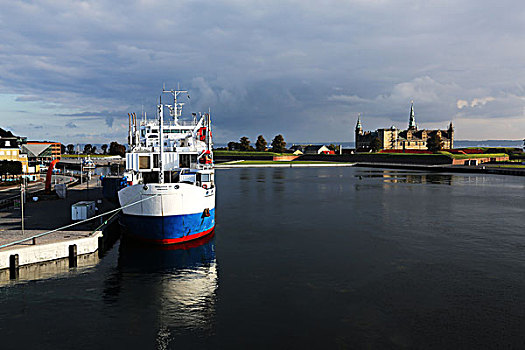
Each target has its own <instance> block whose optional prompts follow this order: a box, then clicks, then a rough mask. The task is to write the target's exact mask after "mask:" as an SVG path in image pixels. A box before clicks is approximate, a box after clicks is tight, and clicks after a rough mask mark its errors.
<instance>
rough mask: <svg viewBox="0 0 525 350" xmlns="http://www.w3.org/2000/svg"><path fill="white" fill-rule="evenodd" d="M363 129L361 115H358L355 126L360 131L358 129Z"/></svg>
mask: <svg viewBox="0 0 525 350" xmlns="http://www.w3.org/2000/svg"><path fill="white" fill-rule="evenodd" d="M362 128H363V127H362V126H361V113H358V114H357V124H356V126H355V129H356V130H358V129H362Z"/></svg>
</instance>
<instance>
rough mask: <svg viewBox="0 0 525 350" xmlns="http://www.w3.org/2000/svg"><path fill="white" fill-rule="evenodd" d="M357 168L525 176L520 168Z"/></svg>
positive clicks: (379, 165)
mask: <svg viewBox="0 0 525 350" xmlns="http://www.w3.org/2000/svg"><path fill="white" fill-rule="evenodd" d="M355 166H357V167H366V168H385V169H405V170H419V171H433V172H448V173H476V174H493V175H514V176H525V169H519V168H497V167H491V166H490V165H477V166H462V165H423V164H397V163H364V162H359V163H356V164H355Z"/></svg>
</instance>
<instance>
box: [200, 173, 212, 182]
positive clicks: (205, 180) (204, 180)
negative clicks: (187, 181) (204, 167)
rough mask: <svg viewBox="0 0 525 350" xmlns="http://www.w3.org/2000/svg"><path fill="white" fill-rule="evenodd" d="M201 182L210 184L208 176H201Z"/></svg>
mask: <svg viewBox="0 0 525 350" xmlns="http://www.w3.org/2000/svg"><path fill="white" fill-rule="evenodd" d="M201 181H202V182H210V174H201Z"/></svg>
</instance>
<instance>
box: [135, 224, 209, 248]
mask: <svg viewBox="0 0 525 350" xmlns="http://www.w3.org/2000/svg"><path fill="white" fill-rule="evenodd" d="M214 230H215V226H213V227H212V228H210V229H209V230H206V231H202V232H199V233H195V234H193V235H188V236H184V237H181V238H170V239H148V238H144V237H139V236H136V235H130V236H132V237H133V238H136V239H139V240H141V241H143V242H147V243H151V244H161V245H167V244H182V243H186V242H188V241H193V240H196V239H199V238H202V237H204V236H206V235H209V234H210V233H213V231H214Z"/></svg>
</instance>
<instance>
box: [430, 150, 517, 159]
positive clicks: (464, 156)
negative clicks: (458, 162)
mask: <svg viewBox="0 0 525 350" xmlns="http://www.w3.org/2000/svg"><path fill="white" fill-rule="evenodd" d="M439 153H440V154H443V155H445V156H447V157H450V158H452V159H472V158H496V157H505V156H507V154H505V153H475V154H452V153H450V152H446V151H440V152H439Z"/></svg>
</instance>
